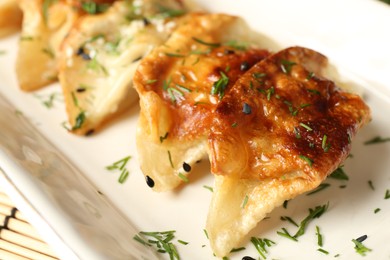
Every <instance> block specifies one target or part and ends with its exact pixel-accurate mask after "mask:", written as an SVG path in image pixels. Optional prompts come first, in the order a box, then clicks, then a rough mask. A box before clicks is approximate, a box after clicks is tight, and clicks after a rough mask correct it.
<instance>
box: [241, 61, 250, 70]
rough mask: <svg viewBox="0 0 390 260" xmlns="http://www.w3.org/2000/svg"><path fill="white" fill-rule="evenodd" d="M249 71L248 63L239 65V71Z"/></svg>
mask: <svg viewBox="0 0 390 260" xmlns="http://www.w3.org/2000/svg"><path fill="white" fill-rule="evenodd" d="M248 69H249V63H248V62H247V61H244V62H242V63H241V65H240V70H241V71H247V70H248Z"/></svg>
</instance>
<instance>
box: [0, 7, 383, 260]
mask: <svg viewBox="0 0 390 260" xmlns="http://www.w3.org/2000/svg"><path fill="white" fill-rule="evenodd" d="M197 2H198V3H199V4H200V5H201V6H203V7H204V8H205V9H206V10H209V11H213V12H226V13H231V14H237V15H240V16H242V17H244V18H245V19H246V20H247V21H248V22H249V23H250V25H251V26H252V27H253V28H254V29H255V30H256V31H258V32H260V33H262V34H264V35H266V36H267V37H269V38H270V39H272V40H274V41H275V42H276V43H277V44H278V45H279V46H281V47H288V46H291V45H301V46H305V47H309V48H312V49H315V50H317V51H320V52H322V53H323V54H325V55H326V56H328V57H329V58H330V60H331V62H332V63H333V64H335V65H336V66H337V67H338V68H339V71H340V74H341V78H342V79H343V81H347V82H349V83H351V84H352V85H353V86H355V87H357V88H358V89H360V90H362V93H363V96H364V98H365V100H366V101H367V103H368V104H369V106H370V107H371V109H372V116H373V121H372V123H371V124H369V125H368V126H367V127H366V128H364V129H363V131H361V133H360V134H359V135H358V136H357V137H356V139H355V140H354V144H353V150H352V154H353V158H349V159H348V160H347V161H346V163H345V167H344V169H345V171H346V173H347V174H348V176H349V180H348V181H339V180H334V179H329V180H327V181H326V182H327V183H329V184H331V185H330V186H329V187H328V188H327V189H324V190H323V191H321V192H319V193H316V194H313V195H311V196H306V195H302V196H300V197H298V198H296V199H295V200H293V201H291V202H289V204H288V207H287V209H285V208H283V207H281V208H278V209H276V210H275V211H273V212H272V213H271V214H270V215H269V219H267V220H265V221H263V222H262V223H261V224H260V225H258V227H257V228H256V229H255V230H253V231H252V232H251V233H250V234H249V235H248V236H247V237H246V238H245V240H244V241H243V243H242V245H241V246H243V247H245V248H246V249H245V250H243V251H240V252H237V253H233V254H231V256H230V259H241V258H242V257H243V256H251V257H254V258H256V259H257V258H258V257H259V255H258V253H257V252H256V250H255V249H254V247H253V245H252V244H251V243H250V242H249V239H250V237H251V236H256V237H261V238H268V239H271V240H272V241H274V242H275V243H276V245H274V246H272V247H271V248H269V254H268V256H269V259H272V258H273V259H320V258H324V259H325V258H333V257H334V256H335V255H339V258H337V259H359V258H360V257H361V256H360V255H359V254H357V253H356V252H355V249H354V244H353V243H352V242H351V240H352V239H356V238H358V237H360V236H362V235H367V236H368V238H367V240H366V241H364V242H363V243H364V245H366V246H367V247H368V248H370V249H372V251H371V252H368V253H367V256H366V259H388V258H389V257H390V248H389V246H388V245H387V244H388V240H389V238H390V234H389V230H390V199H387V200H386V199H384V197H385V193H386V191H387V190H390V171H389V169H390V160H389V159H390V142H389V143H383V144H376V145H370V146H367V145H364V144H363V143H364V142H365V141H366V140H368V139H371V138H373V137H375V136H382V137H390V120H389V115H388V114H387V112H388V111H390V78H389V73H390V51H389V46H390V39H389V37H390V35H389V29H388V25H389V24H390V8H389V7H388V6H386V5H384V4H382V3H380V2H377V1H374V0H372V1H370V0H359V1H356V0H353V1H352V0H343V1H339V0H338V1H336V0H328V1H309V0H295V1H282V0H276V1H275V0H273V1H271V0H269V1H266V0H263V1H260V0H257V1H256V0H251V1H249V0H246V1H240V2H239V1H234V0H229V1H226V0H217V1H206V0H199V1H197ZM17 37H18V36H12V37H9V38H6V39H1V40H0V50H2V51H5V53H2V54H1V55H0V93H1V94H2V95H3V96H4V97H5V98H6V99H7V100H8V101H3V100H2V98H1V99H0V173H1V174H0V179H1V185H2V186H3V188H4V189H5V190H6V191H7V192H8V193H9V194H10V195H11V197H12V198H13V199H14V200H15V201H16V203H17V204H18V206H19V207H21V208H22V210H23V211H24V212H26V214H27V215H28V217H29V218H30V220H31V222H32V223H33V224H35V225H36V226H37V227H38V229H39V230H40V231H41V232H42V235H43V236H44V237H45V238H46V239H47V241H48V242H49V243H50V244H51V245H52V246H53V247H54V249H56V250H57V253H58V254H59V256H61V258H63V259H156V258H163V257H165V258H167V255H166V254H165V255H164V254H157V253H154V252H153V250H150V248H146V247H144V246H142V245H140V244H139V243H137V242H136V241H134V240H133V236H134V235H135V234H136V233H137V232H138V231H165V230H176V234H175V235H176V238H175V240H174V243H175V244H176V245H177V249H178V251H179V254H180V256H181V259H213V258H214V257H213V254H212V252H211V250H210V247H209V244H208V241H207V238H206V236H205V234H204V231H203V228H204V226H205V220H206V215H207V210H208V204H209V201H210V198H211V192H210V191H209V190H207V189H206V188H204V185H206V186H212V182H213V178H212V176H210V174H209V170H208V165H207V162H206V160H204V161H203V163H201V164H200V165H199V167H197V169H195V170H196V173H193V174H192V175H191V177H190V183H189V184H188V185H186V186H184V187H183V188H181V189H179V190H177V191H175V192H171V193H164V194H157V193H153V192H152V191H151V190H150V189H149V188H148V187H147V185H146V184H145V181H144V178H143V175H142V174H141V172H140V170H139V166H138V163H137V153H136V149H135V125H136V121H137V117H138V107H137V106H134V107H133V108H132V109H130V111H128V113H127V114H125V115H123V116H122V117H121V118H120V119H118V120H117V121H116V122H114V123H113V124H111V125H110V126H108V127H107V128H106V129H105V130H104V131H102V132H101V133H99V134H97V135H94V136H91V137H78V136H74V135H71V134H69V133H67V132H66V130H65V129H64V128H63V127H62V125H61V124H62V123H63V122H64V121H65V120H66V116H65V112H64V104H63V102H62V101H61V95H58V96H57V95H56V97H59V98H58V99H57V98H56V99H55V101H54V103H53V104H54V107H52V108H50V109H48V108H46V107H45V106H44V105H43V102H44V101H46V100H47V99H48V98H49V97H50V95H52V94H53V93H60V88H59V86H58V84H54V85H52V86H50V87H48V88H45V89H43V90H41V91H37V92H35V93H23V92H21V91H20V90H19V89H18V86H17V82H16V78H15V73H14V63H15V56H16V51H17ZM0 53H1V52H0ZM386 86H387V87H386ZM128 155H131V156H132V159H131V160H130V162H129V164H128V166H127V167H128V169H129V172H130V176H129V178H128V179H127V181H126V182H125V183H124V184H120V183H118V177H119V173H118V172H109V171H107V170H106V169H105V167H106V166H108V165H110V164H112V163H113V162H115V161H117V160H118V159H121V158H123V157H125V156H128ZM369 181H371V182H372V184H373V185H374V187H375V190H372V189H371V188H370V186H369V185H368V182H369ZM343 185H345V186H346V187H345V188H340V186H343ZM327 202H329V209H328V211H327V212H326V213H325V214H324V215H322V216H321V217H320V218H318V219H315V220H314V221H313V222H311V223H310V224H309V226H308V227H307V230H306V233H305V235H304V236H302V237H301V238H300V239H299V242H294V241H291V240H288V239H286V238H283V237H281V236H278V235H277V234H276V232H277V231H280V230H281V228H283V227H285V228H287V229H288V230H290V232H292V233H293V232H295V230H296V228H295V227H294V226H293V225H291V224H290V223H288V222H284V221H281V220H280V217H281V216H289V217H291V218H292V219H294V220H295V221H297V222H299V221H301V220H302V219H304V218H305V216H307V214H308V209H309V208H314V207H315V206H318V205H324V204H326V203H327ZM377 208H379V209H380V211H379V212H377V213H374V211H375V209H377ZM316 226H319V227H320V230H321V233H322V235H323V237H324V245H323V249H324V250H326V251H328V252H329V255H325V254H324V253H321V252H319V251H317V249H318V248H319V246H318V245H317V237H316V235H315V227H316ZM177 239H181V240H183V241H187V242H189V244H188V245H183V244H180V243H178V242H177Z"/></svg>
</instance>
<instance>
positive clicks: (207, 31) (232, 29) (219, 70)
mask: <svg viewBox="0 0 390 260" xmlns="http://www.w3.org/2000/svg"><path fill="white" fill-rule="evenodd" d="M253 36H254V34H252V32H251V31H250V30H249V28H248V26H247V25H246V24H245V23H244V22H243V20H242V19H240V18H238V17H235V16H229V15H225V14H200V13H193V14H189V15H187V16H186V17H184V18H183V21H182V24H181V25H180V26H179V27H178V28H177V29H176V30H175V31H174V32H173V33H172V35H171V36H170V38H169V39H168V40H167V41H166V42H165V44H164V45H162V46H160V47H158V48H156V49H155V50H154V51H153V52H152V53H151V54H149V55H148V56H147V57H145V59H144V60H143V61H142V62H141V64H140V66H139V67H138V69H137V71H136V74H135V77H134V86H135V88H136V90H137V92H138V93H139V96H140V107H141V111H140V118H139V122H138V125H137V149H138V156H139V162H140V166H141V169H142V171H143V173H144V175H145V176H146V180H147V183H148V185H149V186H150V187H152V188H153V189H154V190H155V191H167V190H171V189H173V188H175V187H176V186H178V185H179V184H180V183H182V182H183V181H187V180H188V177H187V174H188V173H189V172H190V171H191V167H192V166H193V164H195V162H196V161H198V160H200V159H201V158H202V157H204V156H205V155H206V154H207V145H206V144H207V135H208V133H209V129H210V124H211V122H212V118H213V112H214V110H215V107H216V106H217V104H218V103H219V102H220V100H221V99H222V98H223V96H224V94H225V93H226V92H227V91H228V89H229V88H230V87H231V86H232V85H233V84H234V82H235V81H236V79H237V78H238V77H239V76H240V75H242V74H243V73H244V72H245V71H246V70H248V69H249V68H250V67H251V66H252V65H253V64H255V63H256V62H258V61H260V60H262V59H263V58H264V57H266V56H267V55H268V51H266V50H261V49H256V48H253V46H252V45H251V43H253V39H252V37H253Z"/></svg>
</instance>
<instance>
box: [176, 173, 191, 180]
mask: <svg viewBox="0 0 390 260" xmlns="http://www.w3.org/2000/svg"><path fill="white" fill-rule="evenodd" d="M178 176H179V178H180V179H182V180H183V181H184V182H188V181H189V180H188V177H187V176H186V175H184V174H183V173H181V172H179V174H178Z"/></svg>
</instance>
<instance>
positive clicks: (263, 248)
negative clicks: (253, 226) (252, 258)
mask: <svg viewBox="0 0 390 260" xmlns="http://www.w3.org/2000/svg"><path fill="white" fill-rule="evenodd" d="M251 242H252V244H253V245H254V247H255V248H256V250H257V252H258V253H259V255H260V257H262V258H264V259H267V256H266V255H267V254H268V251H267V247H271V246H272V245H275V242H274V241H272V240H270V239H267V238H263V239H262V238H258V237H251Z"/></svg>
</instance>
